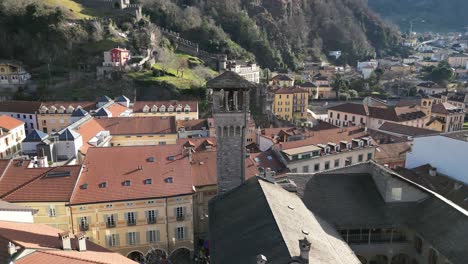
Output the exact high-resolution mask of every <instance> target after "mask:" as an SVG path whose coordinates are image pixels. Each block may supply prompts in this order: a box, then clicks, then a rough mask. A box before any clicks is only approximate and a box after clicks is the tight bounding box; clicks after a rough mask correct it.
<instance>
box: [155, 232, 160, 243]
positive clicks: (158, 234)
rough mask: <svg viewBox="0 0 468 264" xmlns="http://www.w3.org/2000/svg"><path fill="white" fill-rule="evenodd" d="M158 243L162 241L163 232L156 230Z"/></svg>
mask: <svg viewBox="0 0 468 264" xmlns="http://www.w3.org/2000/svg"><path fill="white" fill-rule="evenodd" d="M156 241H158V242H159V241H161V232H159V230H156Z"/></svg>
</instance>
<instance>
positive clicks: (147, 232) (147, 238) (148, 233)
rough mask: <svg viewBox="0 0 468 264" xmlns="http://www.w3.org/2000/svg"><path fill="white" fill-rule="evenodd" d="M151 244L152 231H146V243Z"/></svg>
mask: <svg viewBox="0 0 468 264" xmlns="http://www.w3.org/2000/svg"><path fill="white" fill-rule="evenodd" d="M149 242H150V231H149V230H148V231H146V243H149Z"/></svg>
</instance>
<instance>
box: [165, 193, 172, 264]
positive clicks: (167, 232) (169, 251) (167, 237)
mask: <svg viewBox="0 0 468 264" xmlns="http://www.w3.org/2000/svg"><path fill="white" fill-rule="evenodd" d="M165 207H166V239H167V258H169V255H170V254H171V250H170V248H169V247H170V241H169V215H168V210H167V198H166V206H165Z"/></svg>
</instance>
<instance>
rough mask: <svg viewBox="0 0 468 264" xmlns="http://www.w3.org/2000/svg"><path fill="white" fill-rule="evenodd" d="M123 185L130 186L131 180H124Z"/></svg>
mask: <svg viewBox="0 0 468 264" xmlns="http://www.w3.org/2000/svg"><path fill="white" fill-rule="evenodd" d="M122 185H123V186H130V180H126V181H124V182H122Z"/></svg>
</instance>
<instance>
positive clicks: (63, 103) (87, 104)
mask: <svg viewBox="0 0 468 264" xmlns="http://www.w3.org/2000/svg"><path fill="white" fill-rule="evenodd" d="M41 106H45V107H47V108H49V107H51V106H55V107H56V108H57V109H58V108H59V107H60V106H63V107H65V108H68V107H69V106H73V108H75V109H76V108H77V107H78V106H81V107H82V108H83V109H84V110H86V111H89V110H93V109H96V102H90V101H81V102H74V101H53V102H42V103H41ZM37 110H39V109H37Z"/></svg>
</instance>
